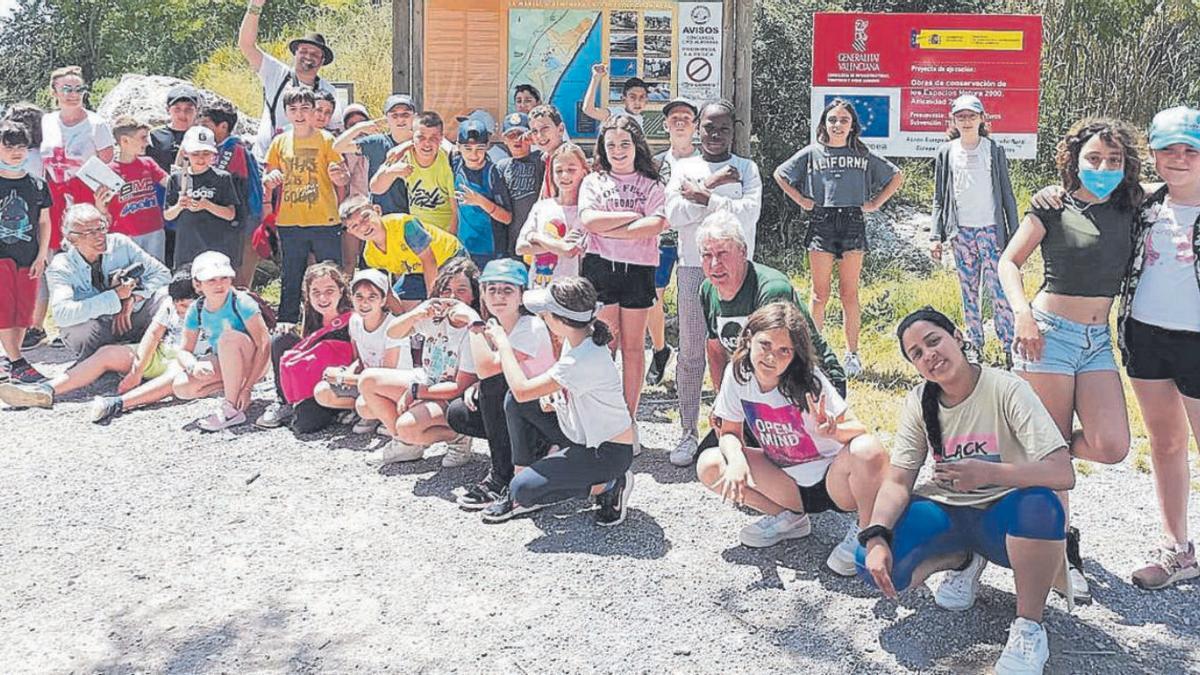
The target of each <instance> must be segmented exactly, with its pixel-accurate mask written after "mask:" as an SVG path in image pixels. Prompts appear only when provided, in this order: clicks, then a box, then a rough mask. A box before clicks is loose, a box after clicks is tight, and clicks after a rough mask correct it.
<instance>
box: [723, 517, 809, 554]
mask: <svg viewBox="0 0 1200 675" xmlns="http://www.w3.org/2000/svg"><path fill="white" fill-rule="evenodd" d="M811 533H812V521H810V520H809V519H808V514H807V513H796V512H794V511H780V512H779V513H777V514H775V515H773V516H763V517H762V518H759V519H758V520H756V521H754V522H753V523H750V524H749V525H747V526H745V527H743V528H742V531H741V532H740V533H738V539H740V540H741V542H742V545H743V546H749V547H750V548H764V547H766V546H774V545H775V544H778V543H779V542H781V541H783V540H784V539H800V538H802V537H807V536H808V535H809V534H811Z"/></svg>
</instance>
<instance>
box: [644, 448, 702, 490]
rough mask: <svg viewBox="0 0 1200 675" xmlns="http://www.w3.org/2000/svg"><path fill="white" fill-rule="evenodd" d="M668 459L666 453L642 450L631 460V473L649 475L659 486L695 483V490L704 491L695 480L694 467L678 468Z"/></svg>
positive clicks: (648, 449)
mask: <svg viewBox="0 0 1200 675" xmlns="http://www.w3.org/2000/svg"><path fill="white" fill-rule="evenodd" d="M668 457H669V454H668V453H666V452H663V451H658V452H655V451H652V450H651V449H650V448H649V447H646V448H643V449H642V454H641V455H639V456H637V457H634V458H633V471H634V473H645V474H650V475H651V476H652V477H653V478H654V480H655V481H657V482H658V483H659V484H660V485H674V484H681V483H696V489H697V490H703V489H704V488H703V487H701V486H700V484H699V483H698V482H697V480H696V467H695V465H692V466H685V467H678V466H675V465H674V464H672V463H671V461H670V460H669V459H668Z"/></svg>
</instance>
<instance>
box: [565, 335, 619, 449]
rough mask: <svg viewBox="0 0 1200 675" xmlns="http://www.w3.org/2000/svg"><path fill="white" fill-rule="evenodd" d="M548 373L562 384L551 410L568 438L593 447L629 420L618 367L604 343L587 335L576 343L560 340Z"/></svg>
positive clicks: (614, 434)
mask: <svg viewBox="0 0 1200 675" xmlns="http://www.w3.org/2000/svg"><path fill="white" fill-rule="evenodd" d="M550 377H552V378H554V381H555V382H558V383H559V384H561V385H562V387H563V389H562V391H561V392H559V393H560V394H561V396H555V397H554V412H555V413H556V414H557V415H558V425H559V426H560V427H561V428H562V431H563V434H565V435H566V437H567V438H569V439H571V441H573V442H575V443H579V444H582V445H584V446H587V447H589V448H596V447H599V446H600V444H601V443H604V442H606V441H611V440H612V439H613V438H615V437H617V436H619V435H620V434H622V433H623V432H624V431H625V430H626V429H628V428H629V427H630V425H631V424H633V422H632V420H631V419H630V418H629V408H628V407H627V406H626V405H625V394H624V393H623V390H622V388H621V371H620V370H618V369H617V364H616V363H615V362H614V361H613V358H612V353H611V352H609V351H608V347H606V346H601V345H598V344H596V343H595V342H592V339H591V338H585V339H584V341H583V342H581V343H579V346H578V347H571V345H570V343H564V344H563V348H562V355H561V356H559V357H558V361H557V362H556V363H555V364H554V366H553V367H551V368H550Z"/></svg>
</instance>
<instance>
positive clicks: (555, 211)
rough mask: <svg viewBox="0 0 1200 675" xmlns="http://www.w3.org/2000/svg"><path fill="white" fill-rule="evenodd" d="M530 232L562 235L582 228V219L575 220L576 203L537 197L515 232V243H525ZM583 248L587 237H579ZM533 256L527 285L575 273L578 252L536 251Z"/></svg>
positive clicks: (543, 283)
mask: <svg viewBox="0 0 1200 675" xmlns="http://www.w3.org/2000/svg"><path fill="white" fill-rule="evenodd" d="M534 232H545V233H550V234H555V235H557V236H558V237H559V238H563V237H565V236H567V235H568V234H570V233H572V232H585V233H586V231H585V230H584V229H583V223H581V222H580V221H579V207H578V206H563V205H561V204H559V203H558V202H556V201H554V199H553V198H546V199H539V200H538V201H537V202H536V203H535V204H534V205H533V208H531V209H530V210H529V216H528V217H527V218H525V224H524V225H522V226H521V232H520V234H518V235H517V246H521V245H524V244H528V243H529V237H530V235H532V234H533V233H534ZM583 242H584V249H585V250H586V247H587V238H586V237H585V238H584V239H583ZM532 257H533V264H532V265H530V266H529V273H530V274H529V287H530V288H544V287H546V286H549V285H550V282H551V281H552V280H554V279H559V278H562V277H577V276H579V259H580V258H581V257H583V254H582V253H580V254H579V255H578V256H576V257H574V258H561V257H559V256H558V255H557V254H554V253H538V254H537V255H534V256H532Z"/></svg>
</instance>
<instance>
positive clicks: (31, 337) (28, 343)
mask: <svg viewBox="0 0 1200 675" xmlns="http://www.w3.org/2000/svg"><path fill="white" fill-rule="evenodd" d="M45 341H46V331H44V330H42V329H41V328H30V329H29V330H26V331H25V339H24V340H22V341H21V349H33V348H34V347H36V346H38V345H40V344H42V343H43V342H45Z"/></svg>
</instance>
